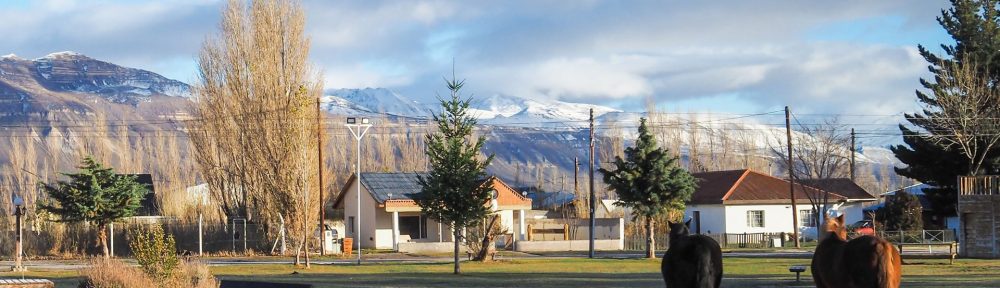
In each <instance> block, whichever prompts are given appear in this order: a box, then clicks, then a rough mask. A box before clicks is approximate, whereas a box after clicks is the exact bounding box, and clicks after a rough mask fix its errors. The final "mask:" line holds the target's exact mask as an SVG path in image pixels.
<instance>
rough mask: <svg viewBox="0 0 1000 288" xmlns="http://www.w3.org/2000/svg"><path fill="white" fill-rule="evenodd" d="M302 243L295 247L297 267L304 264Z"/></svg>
mask: <svg viewBox="0 0 1000 288" xmlns="http://www.w3.org/2000/svg"><path fill="white" fill-rule="evenodd" d="M301 259H302V243H299V245H298V247H295V264H294V265H295V266H299V264H302V260H301Z"/></svg>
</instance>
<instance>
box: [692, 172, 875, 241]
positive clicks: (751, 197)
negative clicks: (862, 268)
mask: <svg viewBox="0 0 1000 288" xmlns="http://www.w3.org/2000/svg"><path fill="white" fill-rule="evenodd" d="M693 176H694V177H695V178H696V179H698V189H697V190H695V192H694V194H693V195H692V196H691V200H690V201H689V202H688V203H687V209H685V211H684V214H685V218H688V219H692V223H691V231H692V232H694V233H764V232H766V233H780V232H788V233H791V232H792V231H793V228H792V226H793V225H792V207H791V206H792V205H791V204H792V201H791V196H790V195H789V185H790V184H789V183H788V181H787V180H785V179H781V178H776V177H773V176H770V175H767V174H763V173H759V172H755V171H753V170H749V169H744V170H730V171H715V172H703V173H694V174H693ZM855 186H856V185H855ZM859 189H860V187H859ZM861 191H863V189H861ZM829 192H830V193H829V203H830V204H831V205H832V207H833V209H836V210H838V211H842V212H841V213H843V211H861V206H862V205H863V203H862V202H858V201H852V199H851V198H849V197H845V196H843V195H841V194H839V193H837V192H834V191H829ZM864 193H865V194H867V192H864ZM823 194H824V190H820V189H817V188H815V187H813V186H808V185H803V184H801V183H798V182H796V183H795V201H796V204H797V207H796V208H797V209H798V210H799V211H798V215H799V216H798V217H799V230H800V231H801V230H803V228H806V227H814V225H815V224H811V223H815V222H814V221H812V219H813V215H814V214H813V213H812V206H811V205H810V201H809V198H814V199H817V197H819V198H822V197H823ZM859 195H860V194H859ZM860 197H863V195H862V196H860ZM871 198H874V197H871ZM865 199H866V200H868V198H865ZM854 206H858V207H854ZM855 208H857V209H855ZM857 214H859V215H848V216H850V217H851V218H852V219H854V218H858V219H861V218H860V217H862V215H860V212H858V213H857Z"/></svg>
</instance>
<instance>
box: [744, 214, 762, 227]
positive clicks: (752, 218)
mask: <svg viewBox="0 0 1000 288" xmlns="http://www.w3.org/2000/svg"><path fill="white" fill-rule="evenodd" d="M747 227H764V210H750V211H747Z"/></svg>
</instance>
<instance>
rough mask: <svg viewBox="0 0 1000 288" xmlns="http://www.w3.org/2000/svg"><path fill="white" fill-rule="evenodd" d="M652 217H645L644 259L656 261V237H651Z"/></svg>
mask: <svg viewBox="0 0 1000 288" xmlns="http://www.w3.org/2000/svg"><path fill="white" fill-rule="evenodd" d="M655 221H656V220H653V217H646V258H649V259H656V237H653V222H655Z"/></svg>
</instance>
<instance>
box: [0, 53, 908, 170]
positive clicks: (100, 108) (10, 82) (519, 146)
mask: <svg viewBox="0 0 1000 288" xmlns="http://www.w3.org/2000/svg"><path fill="white" fill-rule="evenodd" d="M190 96H191V87H190V86H189V85H188V84H185V83H183V82H180V81H177V80H172V79H168V78H166V77H163V76H161V75H159V74H156V73H153V72H150V71H145V70H140V69H134V68H128V67H122V66H119V65H115V64H112V63H109V62H104V61H100V60H96V59H93V58H90V57H87V56H85V55H81V54H78V53H74V52H59V53H52V54H49V55H46V56H44V57H41V58H37V59H33V60H27V59H22V58H20V57H17V56H14V55H7V56H2V57H0V123H3V124H17V123H32V124H33V127H36V128H37V127H38V126H44V125H46V123H48V125H50V127H48V128H45V127H42V128H40V129H39V130H41V132H37V133H41V134H45V133H51V131H56V132H58V133H66V134H69V133H71V132H72V131H70V130H71V129H61V128H60V127H61V126H67V125H68V124H67V123H71V124H72V123H78V124H79V123H91V122H87V121H90V120H93V119H94V118H95V117H97V115H101V117H103V118H104V119H105V120H107V121H114V120H119V119H161V120H162V119H177V118H182V117H183V116H185V115H186V109H187V106H188V105H189V104H190V99H191V98H190ZM321 103H322V108H323V109H324V110H326V111H327V112H328V113H330V114H335V115H362V116H373V117H374V116H385V117H387V118H395V119H406V120H415V121H418V122H426V121H427V119H429V118H430V117H431V115H433V114H434V113H437V112H438V111H439V108H438V103H421V102H419V101H416V100H414V99H412V98H409V97H407V96H406V95H401V94H399V93H396V92H394V91H392V90H390V89H385V88H363V89H331V90H326V91H325V93H324V96H323V97H322V99H321ZM472 108H473V109H472V111H471V113H472V114H473V115H476V116H477V117H479V119H480V124H482V125H483V126H484V127H487V128H488V129H485V130H484V131H487V133H488V134H487V135H488V137H490V138H491V141H490V142H488V145H487V147H485V149H486V150H488V151H489V152H493V153H496V154H497V159H499V160H501V161H499V162H495V165H494V166H496V168H495V169H496V172H498V173H500V174H503V175H506V176H507V177H506V178H508V179H510V178H515V177H517V178H520V176H515V175H514V174H515V173H522V169H523V168H524V167H520V166H517V165H519V164H517V163H546V164H545V165H552V166H556V167H559V168H560V169H561V170H563V171H572V169H573V158H574V157H580V158H581V159H584V158H585V157H586V156H587V151H588V150H587V147H586V146H587V145H586V144H587V143H586V142H585V139H586V138H587V137H588V133H587V131H586V130H584V128H586V127H587V126H588V122H587V119H588V117H589V115H588V114H589V110H590V109H593V110H594V115H595V117H596V122H597V123H598V125H601V126H600V128H601V129H599V130H598V133H599V135H598V136H599V137H603V138H605V139H609V138H624V139H625V141H626V142H631V140H632V139H634V138H635V126H636V123H637V122H638V118H639V117H643V116H645V115H644V114H643V113H634V112H624V111H621V110H618V109H614V108H610V107H605V106H600V105H593V104H581V103H570V102H564V101H557V100H545V99H526V98H521V97H517V96H510V95H492V96H488V97H482V98H476V99H474V100H473V103H472ZM663 117H667V118H666V119H664V120H666V121H673V123H688V124H683V125H675V126H676V127H677V128H676V129H678V130H677V133H678V135H691V134H689V132H692V130H691V129H696V130H698V132H699V133H697V135H698V136H697V137H698V138H697V139H695V140H696V141H692V140H691V138H690V137H689V136H684V137H678V138H683V139H681V140H680V141H681V142H683V143H682V145H683V146H682V147H683V148H682V149H681V151H680V152H681V153H682V154H688V153H690V150H691V149H692V147H695V148H698V149H699V150H701V151H706V150H705V147H707V145H715V144H714V143H712V141H713V140H712V139H716V138H711V137H720V134H725V131H741V132H740V133H739V135H735V136H731V135H728V134H726V135H722V136H721V137H731V138H727V139H730V140H739V141H749V142H750V143H753V145H754V146H755V149H754V150H755V152H752V153H755V154H758V155H769V154H768V153H769V150H768V149H769V147H774V146H775V145H778V146H780V145H781V141H783V139H784V129H783V128H778V127H773V126H767V125H763V124H757V123H754V122H753V121H743V120H728V121H711V120H712V119H706V118H702V119H700V120H702V121H701V122H698V123H693V124H692V123H691V122H686V121H688V119H685V118H683V117H681V116H678V115H666V116H663ZM614 125H618V127H621V128H622V129H609V127H612V126H614ZM133 128H134V127H133ZM156 128H160V129H162V126H159V127H156ZM182 128H183V127H180V125H178V126H174V127H173V129H174V131H176V132H178V133H179V131H181V130H182ZM60 130H63V131H62V132H59V131H60ZM46 131H49V132H46ZM33 133H36V132H33ZM41 136H45V135H41ZM800 136H801V135H800ZM736 138H739V139H736ZM66 141H75V139H73V138H71V137H67V138H66ZM600 145H604V144H600ZM692 145H695V146H692ZM0 146H2V143H0ZM0 148H2V147H0ZM713 151H714V150H713ZM863 151H864V153H863V155H859V156H860V157H859V160H860V161H863V162H870V163H881V164H884V165H894V164H896V163H897V162H895V161H896V160H895V159H894V157H892V154H891V153H890V152H888V150H887V149H884V148H880V147H864V150H863ZM598 161H600V160H598ZM525 169H526V168H525ZM518 175H520V174H518Z"/></svg>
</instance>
